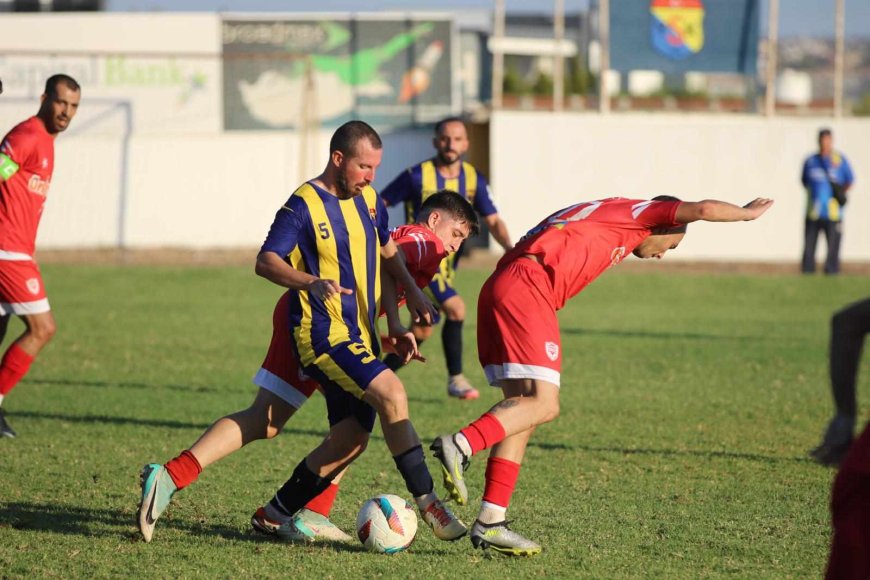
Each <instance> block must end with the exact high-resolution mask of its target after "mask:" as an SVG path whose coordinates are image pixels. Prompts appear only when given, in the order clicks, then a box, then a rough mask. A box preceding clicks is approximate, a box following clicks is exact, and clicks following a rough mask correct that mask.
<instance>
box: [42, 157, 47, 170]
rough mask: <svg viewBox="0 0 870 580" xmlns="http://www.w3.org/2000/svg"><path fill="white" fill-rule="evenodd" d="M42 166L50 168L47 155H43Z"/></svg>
mask: <svg viewBox="0 0 870 580" xmlns="http://www.w3.org/2000/svg"><path fill="white" fill-rule="evenodd" d="M42 168H43V169H47V168H48V158H47V157H43V158H42Z"/></svg>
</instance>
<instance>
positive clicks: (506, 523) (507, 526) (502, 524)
mask: <svg viewBox="0 0 870 580" xmlns="http://www.w3.org/2000/svg"><path fill="white" fill-rule="evenodd" d="M511 523H513V520H502V521H500V522H495V523H494V524H485V523H483V522H482V521H480V520H477V524H478V525H479V526H480V527H482V528H487V529H489V528H505V529H506V530H510V529H511V527H510V525H511Z"/></svg>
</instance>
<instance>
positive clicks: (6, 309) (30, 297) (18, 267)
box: [0, 260, 51, 316]
mask: <svg viewBox="0 0 870 580" xmlns="http://www.w3.org/2000/svg"><path fill="white" fill-rule="evenodd" d="M49 310H51V308H50V307H49V305H48V298H46V296H45V286H44V285H43V284H42V276H41V275H40V274H39V266H37V265H36V262H34V261H33V260H0V316H6V315H7V314H17V315H19V316H21V315H26V314H40V313H42V312H48V311H49Z"/></svg>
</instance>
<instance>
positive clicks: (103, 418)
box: [8, 411, 328, 437]
mask: <svg viewBox="0 0 870 580" xmlns="http://www.w3.org/2000/svg"><path fill="white" fill-rule="evenodd" d="M8 416H9V418H10V419H15V418H17V417H26V418H29V419H47V420H49V421H65V422H69V423H103V424H106V425H139V426H142V427H165V428H168V429H199V430H205V429H207V428H208V427H209V426H211V423H197V422H194V421H177V420H171V419H148V418H141V417H120V416H113V415H96V414H87V415H65V414H61V413H42V412H34V411H16V412H14V413H9V415H8ZM327 432H328V427H327V426H326V424H325V423H324V427H323V429H322V430H320V429H299V428H295V427H286V426H285V427H284V429H282V430H281V434H282V435H286V434H289V435H312V436H315V437H324V436H325V435H326V434H327Z"/></svg>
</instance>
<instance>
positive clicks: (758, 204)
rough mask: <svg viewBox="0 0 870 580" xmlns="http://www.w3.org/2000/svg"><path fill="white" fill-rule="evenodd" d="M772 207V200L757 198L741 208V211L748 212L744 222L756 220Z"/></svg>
mask: <svg viewBox="0 0 870 580" xmlns="http://www.w3.org/2000/svg"><path fill="white" fill-rule="evenodd" d="M772 205H773V200H772V199H769V198H766V197H757V198H755V199H753V200H752V201H750V202H749V203H747V204H746V205H744V206H743V209H745V210H749V211H748V212H747V216H746V217H745V218H744V221H752V220H754V219H758V218H759V217H761V215H762V214H763V213H764V212H766V211H767V210H769V209H770V206H772Z"/></svg>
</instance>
